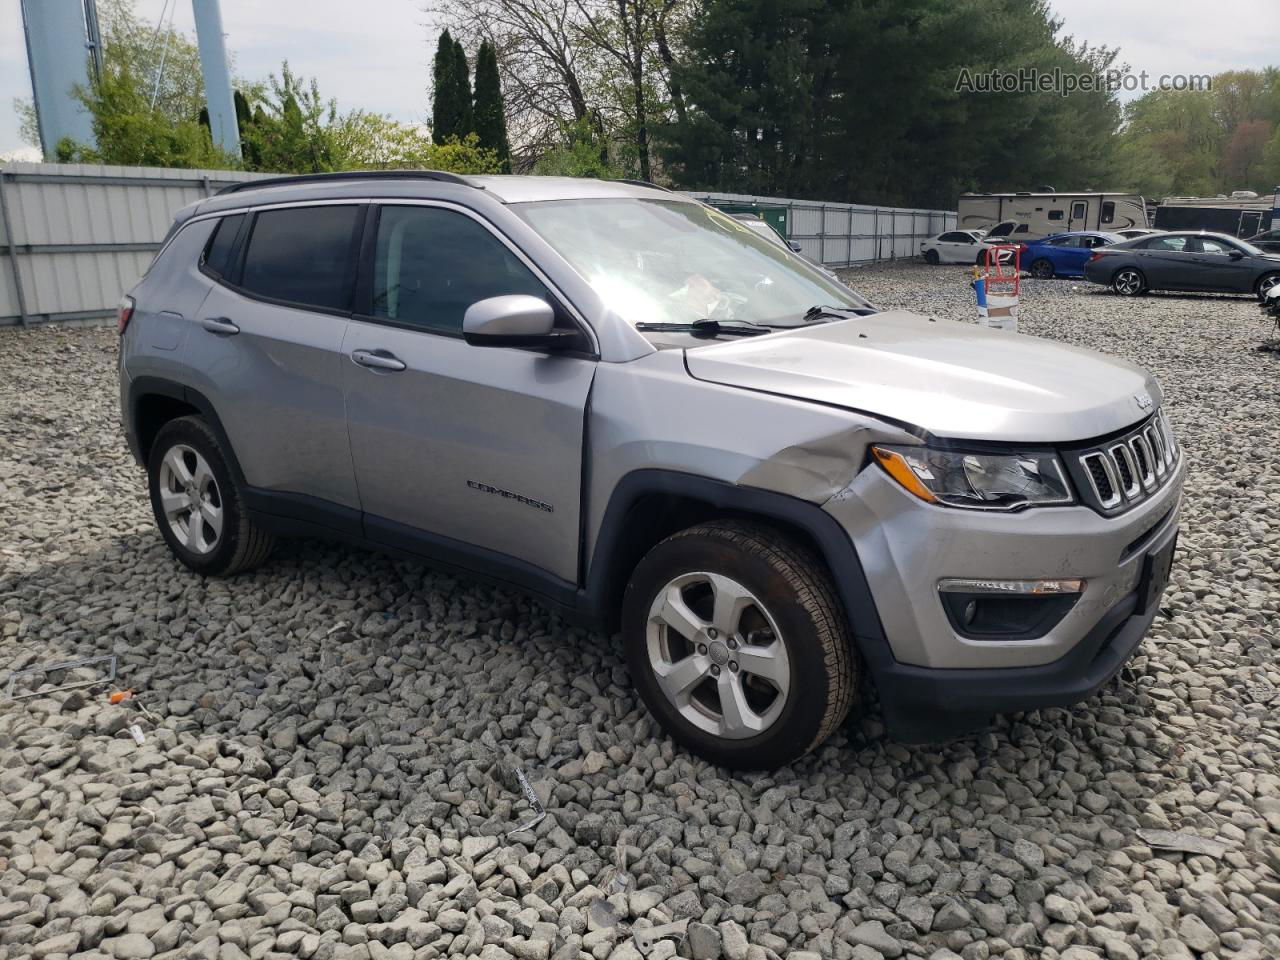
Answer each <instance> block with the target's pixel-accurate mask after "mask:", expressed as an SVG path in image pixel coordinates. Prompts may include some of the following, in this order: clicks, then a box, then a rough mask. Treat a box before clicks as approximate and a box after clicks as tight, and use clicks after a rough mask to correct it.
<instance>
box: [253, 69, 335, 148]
mask: <svg viewBox="0 0 1280 960" xmlns="http://www.w3.org/2000/svg"><path fill="white" fill-rule="evenodd" d="M337 123H338V105H337V103H336V102H335V101H334V100H332V99H330V100H325V99H324V98H323V97H322V96H321V95H320V89H319V86H318V85H317V83H316V81H315V80H314V79H313V80H310V81H306V80H304V79H303V78H301V77H298V76H296V75H295V74H294V73H293V71H292V70H290V69H289V62H288V61H287V60H286V61H284V62H283V63H282V64H281V66H280V79H278V80H277V79H276V77H275V75H274V74H273V75H272V76H271V77H270V78H269V79H268V87H267V90H266V92H265V93H264V94H263V96H262V97H261V98H260V99H259V101H258V103H257V104H256V105H255V108H254V113H253V123H252V124H251V125H250V126H249V128H248V129H247V130H246V131H244V132H243V133H244V136H245V140H246V143H247V144H248V146H249V150H248V151H247V156H246V165H247V157H248V156H249V155H251V156H252V157H253V158H254V162H255V164H256V169H258V170H263V171H271V172H277V173H323V172H325V171H329V170H336V169H339V167H338V165H337V160H336V158H335V156H334V151H333V148H332V130H331V128H333V127H334V126H335V124H337Z"/></svg>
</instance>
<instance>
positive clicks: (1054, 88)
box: [955, 67, 1213, 97]
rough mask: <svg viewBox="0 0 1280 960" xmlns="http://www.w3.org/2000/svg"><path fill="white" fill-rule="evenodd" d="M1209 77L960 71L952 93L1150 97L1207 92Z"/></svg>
mask: <svg viewBox="0 0 1280 960" xmlns="http://www.w3.org/2000/svg"><path fill="white" fill-rule="evenodd" d="M1212 87H1213V77H1212V76H1211V75H1210V74H1207V73H1161V74H1154V73H1151V72H1149V71H1147V70H1138V71H1136V72H1135V71H1132V70H1103V71H1098V72H1090V71H1085V72H1081V73H1074V72H1071V71H1069V70H1063V69H1061V68H1060V67H1054V68H1053V69H1052V70H1041V69H1038V68H1035V67H1020V68H1019V69H1017V70H998V69H997V70H979V71H974V70H970V69H969V68H968V67H962V68H961V69H960V73H959V74H958V75H957V76H956V87H955V90H956V93H1056V94H1058V95H1059V96H1063V97H1069V96H1071V95H1072V94H1073V93H1096V92H1105V93H1150V92H1151V91H1153V90H1198V91H1203V90H1210V89H1212Z"/></svg>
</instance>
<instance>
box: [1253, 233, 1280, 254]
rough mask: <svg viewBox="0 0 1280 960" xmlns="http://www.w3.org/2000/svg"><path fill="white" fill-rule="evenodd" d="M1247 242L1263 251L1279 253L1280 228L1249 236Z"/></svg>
mask: <svg viewBox="0 0 1280 960" xmlns="http://www.w3.org/2000/svg"><path fill="white" fill-rule="evenodd" d="M1249 242H1250V243H1252V244H1253V245H1254V246H1255V247H1257V248H1258V249H1259V250H1261V251H1262V252H1263V253H1280V228H1277V229H1275V230H1267V231H1266V232H1265V233H1260V234H1258V235H1257V236H1256V237H1250V238H1249Z"/></svg>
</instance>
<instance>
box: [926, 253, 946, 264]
mask: <svg viewBox="0 0 1280 960" xmlns="http://www.w3.org/2000/svg"><path fill="white" fill-rule="evenodd" d="M924 259H925V263H928V264H930V265H931V266H934V267H936V266H937V265H938V264H939V263H941V262H942V258H941V257H939V256H938V251H937V250H926V251H925V252H924Z"/></svg>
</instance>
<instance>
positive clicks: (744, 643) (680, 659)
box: [622, 521, 857, 769]
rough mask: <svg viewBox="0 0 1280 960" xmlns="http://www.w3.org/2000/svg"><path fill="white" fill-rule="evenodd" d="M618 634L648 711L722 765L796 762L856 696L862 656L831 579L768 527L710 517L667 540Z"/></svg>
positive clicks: (648, 562) (638, 573) (632, 593)
mask: <svg viewBox="0 0 1280 960" xmlns="http://www.w3.org/2000/svg"><path fill="white" fill-rule="evenodd" d="M622 632H623V639H624V643H625V646H626V654H627V662H628V665H629V667H630V670H631V676H632V678H633V682H634V683H635V685H636V687H637V689H638V690H639V693H640V696H641V698H642V699H643V700H644V702H645V704H646V705H647V706H648V707H649V710H650V711H651V712H652V713H653V714H654V716H655V717H657V719H658V720H659V722H660V723H661V724H662V726H663V727H664V728H665V729H666V730H667V732H668V733H669V734H670V735H671V736H672V738H673V739H675V740H676V741H677V742H679V743H680V744H682V745H684V746H685V747H686V748H688V749H689V750H691V751H693V752H694V753H697V754H699V755H700V756H702V757H705V758H706V759H708V760H710V761H712V762H713V763H717V764H720V765H722V766H726V767H730V768H733V769H772V768H774V767H778V766H781V765H782V764H785V763H790V762H791V761H793V760H795V759H797V758H799V757H801V756H803V755H804V754H806V753H808V752H809V751H810V750H812V749H814V748H815V747H816V746H818V745H819V744H820V743H822V742H823V741H824V740H825V739H826V738H827V737H828V736H830V735H831V733H832V731H834V730H835V728H836V727H837V726H838V725H839V724H840V723H841V721H842V720H843V719H844V717H845V715H846V714H847V713H848V712H849V708H850V706H851V704H852V702H853V696H854V691H855V690H856V686H857V667H856V661H855V658H854V652H853V648H852V646H851V644H850V638H849V631H848V628H847V626H846V624H845V619H844V614H843V611H842V609H841V607H840V604H839V602H838V601H837V599H836V597H835V591H834V589H833V587H832V585H831V581H830V578H829V576H828V575H827V573H826V571H825V568H824V566H823V564H822V563H821V561H820V560H819V559H818V558H817V557H816V556H815V555H814V554H813V553H812V552H810V551H809V550H808V549H806V548H805V547H803V546H801V545H800V544H798V543H795V542H793V541H791V540H790V539H788V538H787V537H786V536H784V535H782V534H781V533H780V532H779V531H776V530H773V529H771V528H769V527H765V526H762V525H756V524H752V523H743V522H736V521H734V522H729V521H725V522H715V523H706V524H700V525H698V526H695V527H691V528H689V529H687V530H683V531H681V532H680V533H677V534H674V535H673V536H671V537H668V538H667V539H666V540H664V541H662V542H661V543H659V544H658V545H657V546H656V547H654V548H653V549H652V550H650V551H649V553H648V554H646V556H645V557H644V559H642V560H641V561H640V563H639V564H638V565H637V567H636V569H635V572H634V573H633V574H632V577H631V581H630V583H629V584H628V585H627V591H626V595H625V597H624V600H623V609H622Z"/></svg>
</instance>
